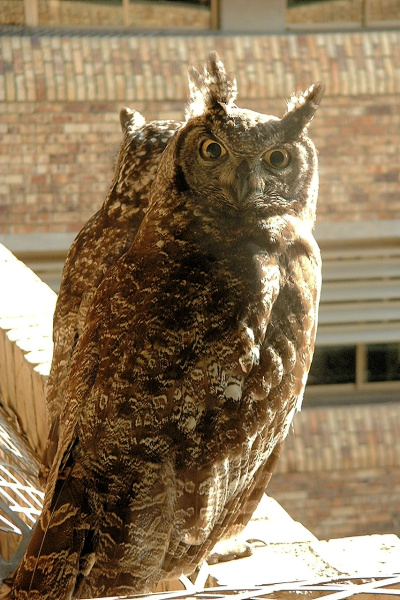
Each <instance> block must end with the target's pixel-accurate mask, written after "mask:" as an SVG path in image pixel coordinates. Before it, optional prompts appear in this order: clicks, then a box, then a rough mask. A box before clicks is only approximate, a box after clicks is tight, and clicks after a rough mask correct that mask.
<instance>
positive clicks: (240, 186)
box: [236, 160, 251, 206]
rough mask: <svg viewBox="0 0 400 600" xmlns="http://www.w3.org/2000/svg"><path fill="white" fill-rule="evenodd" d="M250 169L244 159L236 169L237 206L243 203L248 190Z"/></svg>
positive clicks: (249, 186) (249, 187)
mask: <svg viewBox="0 0 400 600" xmlns="http://www.w3.org/2000/svg"><path fill="white" fill-rule="evenodd" d="M250 177H251V169H250V165H249V163H248V162H247V161H246V160H243V161H242V162H241V163H240V165H239V166H238V168H237V169H236V201H237V203H238V204H239V206H241V205H243V204H244V203H245V200H246V198H247V196H248V194H249V192H250V189H251V185H250Z"/></svg>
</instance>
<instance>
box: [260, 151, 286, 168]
mask: <svg viewBox="0 0 400 600" xmlns="http://www.w3.org/2000/svg"><path fill="white" fill-rule="evenodd" d="M263 158H264V160H265V162H267V163H268V164H269V165H270V166H271V167H274V169H286V167H287V166H288V164H289V163H290V154H289V152H288V151H287V150H284V149H283V148H274V149H273V150H268V152H266V153H265V154H264V157H263Z"/></svg>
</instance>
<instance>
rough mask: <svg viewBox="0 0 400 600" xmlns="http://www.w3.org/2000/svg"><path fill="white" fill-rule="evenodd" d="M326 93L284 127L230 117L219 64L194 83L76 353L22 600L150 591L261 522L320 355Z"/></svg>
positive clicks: (17, 591) (301, 101)
mask: <svg viewBox="0 0 400 600" xmlns="http://www.w3.org/2000/svg"><path fill="white" fill-rule="evenodd" d="M322 92H323V88H322V86H321V85H320V84H317V85H314V86H312V87H311V88H309V90H307V92H305V93H304V94H303V95H302V96H301V97H300V98H298V99H295V98H293V99H292V101H291V104H290V105H289V108H288V111H287V113H286V114H285V115H284V117H283V118H282V119H278V118H276V117H270V116H267V115H263V114H258V113H255V112H252V111H248V110H242V109H240V108H237V106H236V105H235V103H234V102H235V97H236V86H235V84H234V82H232V81H231V80H229V79H228V77H227V76H226V74H225V71H224V68H223V65H222V63H221V62H219V61H218V59H217V57H216V56H215V55H214V54H212V55H210V58H209V61H208V64H207V67H206V69H205V71H204V73H203V74H199V73H197V71H195V70H192V71H191V73H190V103H189V107H188V111H187V121H186V123H185V124H184V125H183V126H182V127H181V128H179V129H178V130H177V131H176V132H175V134H174V135H173V137H172V139H171V141H170V142H169V144H168V146H167V148H166V150H165V152H164V153H163V155H162V157H161V160H160V167H159V171H158V173H157V176H156V179H155V182H154V184H153V186H152V193H151V202H150V206H149V209H148V211H147V213H146V215H145V217H144V219H143V222H142V224H141V226H140V228H139V231H138V233H137V235H136V237H135V239H134V241H133V243H132V245H131V247H130V249H129V250H128V251H127V252H126V253H125V254H124V255H123V256H121V258H120V259H119V260H118V261H117V262H116V263H115V265H114V266H113V267H111V268H110V270H109V271H108V272H107V273H106V275H105V276H104V278H103V281H102V282H101V284H100V286H99V287H98V289H97V291H96V293H95V295H94V297H93V301H92V304H91V306H90V308H89V311H88V313H87V318H86V323H85V327H84V330H83V333H82V335H81V336H80V337H79V340H78V343H77V345H76V348H75V351H74V353H73V357H72V362H71V366H70V369H69V372H68V377H67V381H66V388H65V405H64V408H63V412H62V415H61V427H60V440H59V444H58V447H57V453H56V456H55V460H54V462H53V464H52V468H51V472H50V475H49V480H48V486H47V490H46V496H45V503H44V508H43V512H42V516H41V519H40V522H39V525H38V527H37V529H36V531H35V533H34V536H33V539H32V542H31V544H30V547H29V548H28V550H27V553H26V555H25V558H24V561H23V563H22V565H21V567H20V569H19V571H18V573H17V576H16V580H15V586H14V591H13V594H14V595H13V597H14V598H18V599H23V598H31V600H36V599H38V598H41V599H46V600H53V599H55V598H57V599H61V600H64V599H70V598H87V597H95V596H107V595H118V594H120V595H122V594H127V593H132V592H136V593H137V592H144V591H148V590H150V589H151V588H152V587H153V586H154V585H155V584H157V583H158V582H159V581H160V580H162V579H168V578H176V577H177V576H179V575H180V574H181V572H184V573H190V572H192V571H193V570H194V568H195V567H196V565H197V564H199V563H200V562H201V561H202V560H204V558H205V557H206V556H207V554H208V553H209V552H210V550H211V549H212V547H213V546H214V545H215V544H216V542H218V541H219V540H220V539H222V538H224V537H227V536H230V535H234V534H236V533H237V532H238V531H240V530H241V529H242V528H243V526H244V525H245V524H246V522H247V521H248V520H249V518H250V517H251V515H252V513H253V511H254V510H255V508H256V506H257V504H258V502H259V500H260V498H261V496H262V494H263V492H264V491H265V488H266V486H267V484H268V481H269V479H270V477H271V474H272V471H273V469H274V466H275V463H276V460H277V458H278V456H279V453H280V449H281V446H282V443H283V440H284V438H285V437H286V434H287V431H288V428H289V426H290V423H291V422H292V418H293V415H294V413H295V411H296V409H298V408H299V406H300V404H301V399H302V395H303V391H304V385H305V382H306V378H307V373H308V370H309V367H310V363H311V358H312V353H313V346H314V338H315V331H316V324H317V308H318V300H319V288H320V257H319V251H318V247H317V245H316V243H315V240H314V238H313V236H312V228H313V225H314V220H315V205H316V199H317V187H318V176H317V160H316V153H315V149H314V146H313V144H312V142H311V141H310V139H309V138H308V137H307V133H306V132H307V126H308V124H309V122H310V121H311V119H312V117H313V115H314V113H315V110H316V108H317V106H318V104H319V101H320V99H321V96H322ZM28 590H29V592H28Z"/></svg>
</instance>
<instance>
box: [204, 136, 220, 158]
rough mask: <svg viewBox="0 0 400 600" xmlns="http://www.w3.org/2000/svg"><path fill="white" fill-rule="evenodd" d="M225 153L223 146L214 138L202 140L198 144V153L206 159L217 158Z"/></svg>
mask: <svg viewBox="0 0 400 600" xmlns="http://www.w3.org/2000/svg"><path fill="white" fill-rule="evenodd" d="M224 154H226V150H225V148H224V147H223V146H222V145H221V144H220V143H219V142H216V141H215V140H211V139H208V140H204V142H202V144H201V146H200V155H201V156H202V157H203V158H205V159H206V160H218V159H219V158H221V157H222V156H224Z"/></svg>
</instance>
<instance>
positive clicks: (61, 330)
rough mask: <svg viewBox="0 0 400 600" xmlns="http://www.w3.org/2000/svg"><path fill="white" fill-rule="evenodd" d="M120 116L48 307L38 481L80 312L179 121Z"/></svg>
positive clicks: (54, 436)
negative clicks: (98, 190) (103, 186)
mask: <svg viewBox="0 0 400 600" xmlns="http://www.w3.org/2000/svg"><path fill="white" fill-rule="evenodd" d="M120 121H121V127H122V132H123V140H122V143H121V146H120V149H119V153H118V157H117V160H116V166H115V173H114V178H113V181H112V184H111V187H110V191H109V193H108V195H107V198H106V200H105V202H104V204H103V205H102V207H101V208H100V210H99V211H98V212H97V213H96V214H95V215H93V217H92V218H91V219H89V221H88V222H87V223H86V225H85V226H84V227H83V228H82V230H81V231H80V232H79V234H78V235H77V237H76V238H75V240H74V242H73V244H72V246H71V248H70V250H69V252H68V256H67V259H66V262H65V266H64V270H63V275H62V280H61V286H60V292H59V295H58V298H57V304H56V309H55V312H54V320H53V340H54V351H53V360H52V365H51V371H50V375H49V379H48V382H47V395H46V405H47V412H48V422H49V429H50V436H49V440H48V443H47V447H46V450H45V453H44V456H43V467H42V473H41V479H42V481H43V482H44V481H45V479H46V477H47V474H48V470H49V468H50V467H51V463H52V460H53V458H54V454H55V452H56V448H57V443H58V428H59V417H60V413H61V410H62V406H63V403H64V395H65V383H66V378H67V373H68V368H69V364H70V361H71V356H72V353H73V350H74V348H75V345H76V343H77V340H78V338H79V336H80V335H81V333H82V331H83V326H84V323H85V319H86V313H87V311H88V308H89V306H90V303H91V301H92V298H93V295H94V293H95V291H96V289H97V287H98V286H99V284H100V282H101V280H102V279H103V277H104V274H105V273H106V272H107V271H108V269H109V268H110V267H111V266H112V265H113V264H114V263H115V262H116V261H117V259H118V258H119V257H120V256H121V255H122V254H123V253H124V252H126V250H127V249H128V248H129V247H130V245H131V244H132V242H133V240H134V238H135V235H136V232H137V230H138V228H139V226H140V224H141V222H142V220H143V217H144V214H145V212H146V210H147V206H148V203H149V198H150V188H151V184H152V183H153V180H154V177H155V175H156V172H157V168H158V163H159V160H160V157H161V154H162V152H163V151H164V149H165V147H166V145H167V143H168V141H169V140H170V138H171V136H172V134H173V133H174V132H175V131H176V129H177V128H178V127H180V125H181V123H179V122H175V121H150V122H149V123H146V122H145V119H144V117H143V116H142V115H141V114H140V113H138V112H137V111H132V110H130V109H128V108H124V109H122V110H121V113H120Z"/></svg>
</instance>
